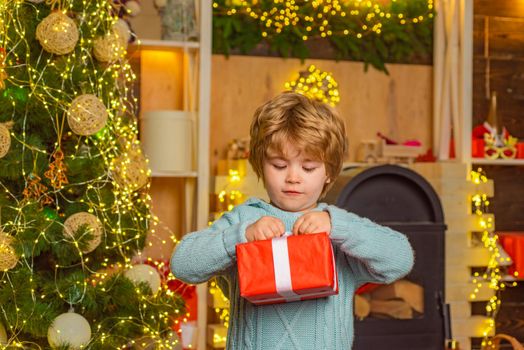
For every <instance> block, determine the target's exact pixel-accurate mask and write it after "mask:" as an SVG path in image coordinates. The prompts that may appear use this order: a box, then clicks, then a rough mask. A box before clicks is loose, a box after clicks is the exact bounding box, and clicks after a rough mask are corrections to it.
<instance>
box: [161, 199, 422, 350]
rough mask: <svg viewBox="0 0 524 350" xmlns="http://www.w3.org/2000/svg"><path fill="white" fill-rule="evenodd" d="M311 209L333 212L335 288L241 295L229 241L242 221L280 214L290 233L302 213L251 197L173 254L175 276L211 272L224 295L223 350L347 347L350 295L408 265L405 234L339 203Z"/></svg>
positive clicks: (241, 237) (197, 278)
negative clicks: (291, 294)
mask: <svg viewBox="0 0 524 350" xmlns="http://www.w3.org/2000/svg"><path fill="white" fill-rule="evenodd" d="M314 210H326V211H328V212H329V214H330V216H331V226H332V227H331V234H330V237H331V241H332V243H333V248H334V253H335V259H336V264H337V271H338V279H339V294H338V295H335V296H330V297H327V298H320V299H314V300H308V301H298V302H292V303H286V304H275V305H266V306H256V305H254V304H251V303H250V302H248V301H247V300H245V299H244V298H241V297H240V292H239V285H238V279H237V268H236V253H235V245H236V244H237V243H244V242H246V237H245V231H246V227H247V226H248V225H250V224H251V223H253V222H255V221H257V220H258V219H259V218H261V217H262V216H275V217H277V218H279V219H281V220H282V221H283V222H284V224H285V226H286V231H291V230H292V228H293V224H294V222H295V220H297V219H298V218H299V217H300V216H301V213H293V212H286V211H283V210H280V209H278V208H276V207H274V206H272V205H270V204H268V203H266V202H264V201H262V200H260V199H257V198H251V199H249V200H247V201H246V202H245V203H243V204H242V205H239V206H237V207H235V208H234V209H233V210H232V211H230V212H228V213H226V214H224V215H223V216H222V217H221V218H220V219H219V220H217V221H216V222H215V223H214V224H213V225H212V226H211V227H209V228H207V229H205V230H201V231H197V232H193V233H191V234H188V235H186V236H184V238H183V239H182V241H181V242H180V243H179V244H178V246H177V248H176V250H175V252H174V253H173V256H172V258H171V270H172V271H173V274H174V275H175V276H176V277H177V278H179V279H181V280H182V281H185V282H187V283H201V282H204V281H207V280H209V279H210V278H211V277H213V276H217V277H218V283H219V285H220V287H221V289H222V290H223V291H224V294H225V295H226V296H228V297H229V300H230V322H229V330H228V337H227V347H226V348H227V349H229V350H250V349H256V350H307V349H311V350H321V349H324V350H349V349H351V345H352V343H353V295H354V293H355V290H356V289H357V288H358V287H359V286H360V285H362V284H363V283H365V282H376V283H391V282H393V281H395V280H397V279H399V278H401V277H403V276H405V275H406V274H407V273H408V272H409V271H410V270H411V268H412V266H413V251H412V249H411V246H410V244H409V242H408V241H407V239H406V237H405V236H404V235H402V234H400V233H399V232H396V231H393V230H391V229H389V228H387V227H384V226H380V225H378V224H375V223H373V222H371V221H370V220H367V219H364V218H361V217H359V216H357V215H355V214H352V213H349V212H347V211H345V210H342V209H339V208H337V207H334V206H331V205H329V206H328V205H327V204H324V203H321V204H319V205H318V206H317V208H316V209H314Z"/></svg>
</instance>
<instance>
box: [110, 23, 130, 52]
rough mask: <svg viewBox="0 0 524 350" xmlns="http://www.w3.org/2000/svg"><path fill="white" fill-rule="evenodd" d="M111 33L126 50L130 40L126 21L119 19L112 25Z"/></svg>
mask: <svg viewBox="0 0 524 350" xmlns="http://www.w3.org/2000/svg"><path fill="white" fill-rule="evenodd" d="M113 31H114V32H115V33H116V35H117V36H118V39H119V40H120V42H121V43H122V46H123V47H125V48H127V43H128V42H129V40H130V39H131V29H130V28H129V25H128V24H127V22H126V21H124V20H123V19H122V18H119V19H118V20H117V21H116V22H115V24H114V25H113Z"/></svg>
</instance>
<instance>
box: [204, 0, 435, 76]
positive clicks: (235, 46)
mask: <svg viewBox="0 0 524 350" xmlns="http://www.w3.org/2000/svg"><path fill="white" fill-rule="evenodd" d="M213 8H214V12H213V50H214V52H215V53H221V54H226V55H228V54H230V53H232V52H233V53H237V52H239V53H243V54H248V53H250V52H252V51H253V50H254V49H256V48H257V47H260V46H267V47H268V48H269V50H268V52H269V53H278V54H279V55H281V56H283V57H298V58H301V59H305V58H307V57H317V52H312V49H310V47H309V42H311V41H318V39H320V40H321V41H325V42H327V43H329V46H330V47H331V50H333V51H334V55H333V57H331V58H332V59H346V60H356V61H363V62H364V63H365V67H366V68H367V67H368V65H372V66H373V67H374V68H376V69H378V70H381V71H384V72H387V69H386V66H385V63H386V62H409V61H410V60H412V59H413V58H414V56H419V57H425V58H426V61H427V57H430V55H431V52H432V49H433V16H434V8H433V0H391V1H390V4H389V5H387V6H384V5H381V4H379V3H377V2H376V1H365V0H364V1H363V0H347V1H344V2H338V0H314V1H306V0H279V1H276V0H275V1H274V0H248V1H243V0H215V2H214V3H213Z"/></svg>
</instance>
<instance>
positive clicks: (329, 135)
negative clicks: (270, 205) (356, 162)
mask: <svg viewBox="0 0 524 350" xmlns="http://www.w3.org/2000/svg"><path fill="white" fill-rule="evenodd" d="M250 135H251V141H250V145H249V150H250V152H249V162H250V163H251V165H252V166H253V169H254V170H255V173H256V174H257V176H258V177H259V178H263V177H264V173H263V164H264V160H265V159H266V157H267V154H268V151H272V152H276V153H277V154H284V149H283V145H284V142H285V141H288V142H291V143H292V144H293V145H294V146H295V147H297V148H298V149H299V150H300V151H302V152H304V153H306V154H307V155H308V156H311V157H313V158H314V159H315V160H318V161H322V162H323V163H324V164H325V166H326V173H327V176H328V178H329V179H330V181H329V183H328V184H326V185H325V186H324V189H323V191H322V194H321V197H323V196H324V195H325V194H326V193H327V191H328V190H329V189H330V188H331V186H332V185H333V182H334V181H335V179H336V178H337V176H338V174H339V173H340V171H341V170H342V162H343V160H344V157H345V155H346V152H347V137H346V129H345V126H344V122H343V121H342V119H340V117H339V115H338V113H337V112H336V110H335V109H333V108H332V107H330V106H329V105H327V104H325V103H321V102H317V101H315V100H312V99H310V98H308V97H306V96H304V95H301V94H298V93H294V92H284V93H281V94H280V95H277V96H276V97H274V98H272V99H271V100H269V101H267V102H266V103H264V104H263V105H262V106H260V107H258V108H257V110H256V111H255V114H254V116H253V121H252V123H251V131H250Z"/></svg>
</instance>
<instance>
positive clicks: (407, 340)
mask: <svg viewBox="0 0 524 350" xmlns="http://www.w3.org/2000/svg"><path fill="white" fill-rule="evenodd" d="M325 201H326V202H328V203H331V204H336V205H337V206H338V207H340V208H343V209H346V210H348V211H350V212H353V213H355V214H358V215H360V216H364V217H367V218H369V219H371V220H373V221H375V222H377V223H380V224H383V225H385V226H389V227H391V228H392V229H394V230H397V231H399V232H402V233H404V234H405V235H406V236H407V237H408V239H409V241H410V243H411V245H412V246H413V248H414V250H415V266H414V268H413V270H412V272H411V273H410V274H409V275H408V276H407V277H406V279H407V280H409V281H411V282H414V283H416V284H418V285H420V286H422V287H423V289H424V312H423V313H422V314H418V315H417V316H416V317H414V318H412V319H385V318H376V317H366V318H364V319H363V320H355V342H354V345H353V349H354V350H442V349H443V345H444V331H443V316H442V312H441V305H442V304H441V303H442V300H443V296H444V233H445V230H446V226H445V224H444V215H443V212H442V207H441V204H440V200H439V198H438V196H437V194H436V193H435V191H434V190H433V188H432V187H431V185H430V184H429V183H428V182H427V181H426V180H425V179H424V178H423V177H422V176H420V175H419V174H417V173H415V172H414V171H412V170H410V169H408V168H404V167H400V166H395V165H382V166H374V167H363V168H350V169H346V170H345V171H344V172H343V173H342V174H341V176H340V177H339V178H338V180H337V181H336V183H335V185H334V186H333V188H332V189H331V190H330V192H329V193H328V195H327V196H326V198H325Z"/></svg>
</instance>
